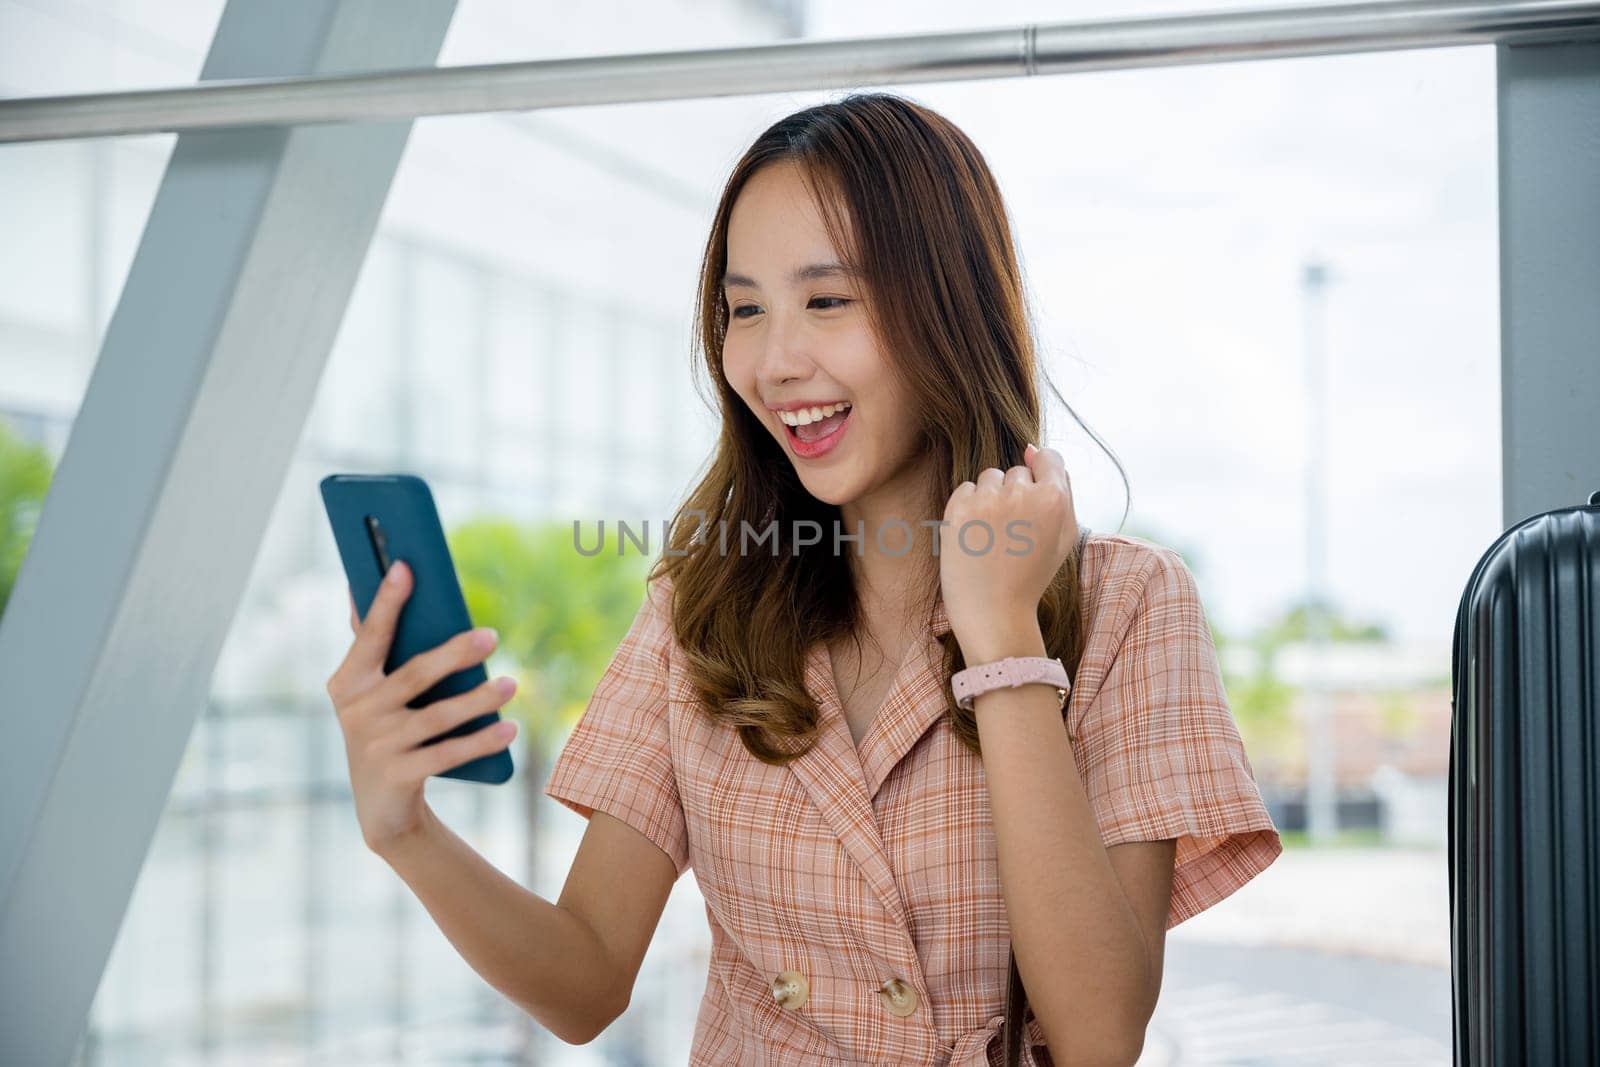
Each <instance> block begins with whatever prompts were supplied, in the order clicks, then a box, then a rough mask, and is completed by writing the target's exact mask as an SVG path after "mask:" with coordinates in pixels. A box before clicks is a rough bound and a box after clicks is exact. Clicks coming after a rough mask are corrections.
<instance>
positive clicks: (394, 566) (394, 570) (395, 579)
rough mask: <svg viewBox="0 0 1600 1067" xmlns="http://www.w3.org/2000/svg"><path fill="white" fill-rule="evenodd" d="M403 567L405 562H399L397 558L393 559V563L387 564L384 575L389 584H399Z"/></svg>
mask: <svg viewBox="0 0 1600 1067" xmlns="http://www.w3.org/2000/svg"><path fill="white" fill-rule="evenodd" d="M404 567H405V564H404V563H401V562H400V561H399V560H395V561H394V562H393V563H391V564H389V573H388V574H387V575H385V576H384V577H385V578H387V579H388V581H389V584H390V585H399V584H400V579H401V577H403V575H402V574H401V571H402V569H403V568H404Z"/></svg>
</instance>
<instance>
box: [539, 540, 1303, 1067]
mask: <svg viewBox="0 0 1600 1067" xmlns="http://www.w3.org/2000/svg"><path fill="white" fill-rule="evenodd" d="M1080 580H1081V582H1082V589H1083V592H1084V595H1083V598H1082V600H1081V603H1082V605H1083V606H1082V610H1083V612H1084V613H1085V616H1086V621H1087V619H1089V618H1092V620H1093V629H1092V631H1091V632H1090V634H1089V636H1088V640H1087V644H1086V646H1085V649H1084V653H1083V659H1082V661H1081V663H1080V665H1079V668H1078V673H1077V677H1076V678H1075V679H1074V685H1073V688H1072V691H1071V694H1070V696H1069V698H1068V701H1067V705H1066V708H1065V709H1064V712H1063V714H1064V716H1065V718H1066V721H1067V728H1068V731H1069V733H1070V734H1071V736H1072V737H1073V738H1074V739H1075V740H1074V745H1073V747H1074V752H1075V757H1076V762H1077V766H1078V772H1079V774H1080V775H1081V776H1082V779H1083V782H1084V785H1085V787H1086V789H1085V791H1086V793H1087V794H1088V796H1089V798H1090V801H1091V803H1092V805H1093V808H1094V812H1095V816H1096V819H1097V820H1098V823H1099V827H1100V833H1101V838H1102V840H1103V841H1104V843H1105V844H1106V845H1107V846H1110V845H1114V844H1117V843H1119V842H1123V841H1146V840H1160V839H1164V838H1177V839H1178V845H1177V853H1176V860H1175V863H1176V867H1175V870H1174V873H1173V886H1172V906H1171V910H1170V912H1169V914H1168V918H1167V925H1168V927H1169V928H1170V927H1172V926H1174V925H1176V924H1177V923H1180V922H1182V921H1183V920H1184V919H1187V918H1188V917H1189V916H1191V915H1194V914H1195V913H1196V912H1199V911H1201V910H1202V909H1204V908H1207V907H1209V906H1210V905H1212V904H1215V903H1216V902H1217V901H1219V900H1221V899H1223V898H1224V897H1226V896H1227V895H1228V894H1230V893H1232V892H1233V891H1234V890H1235V889H1237V888H1238V887H1239V886H1241V885H1243V884H1244V883H1245V882H1247V881H1249V880H1250V879H1251V878H1253V877H1254V876H1255V875H1256V874H1258V873H1260V872H1261V871H1262V870H1263V869H1265V868H1266V867H1267V865H1268V864H1270V863H1271V862H1272V861H1273V860H1274V859H1275V858H1276V857H1277V856H1278V855H1279V853H1280V852H1281V851H1282V845H1281V844H1280V842H1279V840H1278V834H1277V831H1276V829H1275V828H1274V826H1273V824H1272V820H1271V819H1270V818H1269V816H1268V814H1267V810H1266V807H1265V805H1264V804H1263V803H1262V800H1261V795H1260V792H1259V791H1258V789H1257V787H1256V783H1255V779H1254V777H1253V771H1252V769H1251V766H1250V762H1249V759H1248V758H1247V757H1246V755H1245V751H1244V746H1243V743H1242V742H1241V740H1240V737H1239V733H1238V729H1237V728H1236V726H1235V724H1234V721H1233V716H1232V713H1231V711H1230V710H1229V706H1228V700H1227V696H1226V694H1225V693H1224V691H1223V686H1222V675H1221V672H1220V669H1219V665H1218V662H1217V656H1216V649H1215V647H1214V645H1213V643H1212V638H1211V631H1210V627H1209V626H1208V625H1207V622H1206V617H1205V614H1204V611H1203V609H1202V607H1201V603H1200V598H1199V595H1198V592H1197V591H1196V587H1195V583H1194V579H1193V577H1192V576H1191V574H1190V572H1189V570H1188V568H1187V566H1186V565H1185V564H1184V562H1183V558H1182V556H1180V555H1179V554H1178V553H1177V552H1175V551H1173V550H1172V549H1169V548H1166V547H1163V546H1160V545H1156V544H1154V543H1152V542H1149V541H1144V540H1141V539H1138V538H1134V537H1128V536H1123V535H1119V534H1102V533H1095V532H1091V533H1090V534H1089V537H1088V539H1087V541H1086V542H1085V547H1084V560H1083V563H1082V566H1081V567H1080ZM669 585H670V582H669V581H668V580H666V579H659V580H657V581H656V582H654V583H652V585H651V587H650V588H649V590H648V591H647V595H646V597H645V599H644V603H643V604H642V606H641V607H640V609H639V613H638V615H637V616H636V617H635V618H634V621H633V624H632V626H631V627H630V628H629V630H628V632H627V635H626V636H625V637H624V639H623V641H622V644H621V646H620V647H619V648H618V650H617V652H616V655H615V656H614V657H613V659H612V660H611V663H610V665H609V666H608V667H607V669H606V671H605V673H604V675H603V676H602V677H601V679H600V682H599V684H598V685H597V686H596V688H595V691H594V694H593V696H592V697H591V698H590V700H589V703H588V706H587V708H586V709H585V711H584V714H583V716H582V717H581V718H580V720H579V721H578V723H577V725H576V726H575V727H574V729H573V731H572V734H571V735H570V737H569V739H568V740H567V742H566V745H565V747H564V748H563V750H562V752H561V754H560V756H559V757H558V758H557V760H556V763H555V765H554V767H553V768H552V771H551V774H550V779H549V783H548V784H547V786H546V787H545V793H546V795H548V796H550V797H552V798H554V799H555V800H558V801H560V802H561V803H562V804H564V805H566V806H567V807H568V808H571V809H572V810H573V811H575V812H577V813H578V814H580V815H582V816H584V817H585V818H587V817H589V815H590V814H591V813H592V812H593V811H594V810H595V809H597V808H598V809H600V810H602V811H605V812H608V813H609V814H611V815H613V816H615V817H616V818H618V819H621V820H622V821H624V822H626V823H628V824H629V825H630V826H633V827H634V828H636V829H637V830H639V831H640V832H641V833H643V834H644V835H645V836H646V837H648V838H649V839H650V840H651V841H653V842H655V843H656V845H658V846H659V847H660V848H661V850H662V851H663V852H665V853H666V854H667V855H668V856H669V857H670V858H671V859H672V862H673V863H674V864H675V865H676V868H677V872H678V874H679V875H681V874H682V873H683V872H684V870H685V869H687V868H691V867H692V868H693V869H694V872H695V880H696V882H697V883H698V885H699V888H700V891H701V893H702V895H703V896H704V898H705V903H706V917H707V919H708V920H709V922H710V925H711V964H710V972H709V974H708V975H707V979H706V986H705V993H704V996H703V997H702V999H701V1002H700V1010H699V1015H698V1018H697V1020H696V1024H695V1032H694V1039H693V1042H692V1044H691V1047H690V1051H689V1064H690V1067H713V1065H714V1067H723V1065H726V1064H742V1065H772V1067H790V1065H793V1067H800V1065H802V1064H803V1065H808V1067H809V1065H815V1064H883V1063H895V1064H937V1065H941V1067H943V1065H947V1064H948V1065H962V1067H984V1065H986V1064H999V1063H1000V1058H1001V1053H1002V1047H1001V1046H1002V1042H1001V1040H1000V1033H1001V1024H1002V1021H1003V1011H1004V1006H1005V988H1006V979H1007V976H1008V969H1007V953H1008V950H1009V947H1010V940H1009V936H1010V935H1009V930H1008V926H1007V921H1006V914H1005V902H1004V900H1003V898H1002V896H1001V888H1000V881H999V872H998V866H997V863H996V856H995V838H994V828H993V824H992V821H991V818H990V811H989V798H988V791H987V786H986V785H985V783H984V771H983V762H982V760H981V759H980V758H979V757H978V756H975V755H973V754H972V753H971V752H970V751H969V750H967V749H966V748H965V747H963V746H962V745H961V744H960V743H959V742H958V741H957V740H956V739H955V737H954V735H953V734H952V733H951V731H950V729H949V728H948V727H947V726H944V725H942V724H941V717H942V716H943V713H944V702H943V694H944V691H945V687H946V685H947V684H948V683H947V680H946V679H944V678H942V677H941V676H940V673H939V671H938V669H937V652H938V644H937V642H936V641H935V637H936V636H938V635H940V634H943V633H945V632H947V631H948V630H949V628H950V626H949V621H948V619H947V618H946V617H945V613H944V608H943V605H942V603H941V604H939V605H938V606H937V607H936V608H935V610H934V613H933V616H932V618H931V619H930V626H929V630H928V634H927V636H926V639H925V640H924V641H922V642H919V643H918V644H916V645H913V646H912V648H911V650H910V651H909V652H908V653H907V655H906V658H905V659H904V661H902V663H901V664H900V667H899V669H898V672H897V674H896V676H895V678H894V681H893V682H892V684H891V686H890V688H889V692H888V696H887V697H886V698H885V700H884V703H883V705H882V706H881V708H880V709H879V711H878V713H877V716H876V718H875V719H874V720H873V721H872V723H871V725H870V726H869V727H868V729H867V731H866V733H865V734H864V735H863V737H862V740H861V745H860V748H859V750H858V749H857V746H856V744H855V742H854V740H853V739H852V738H851V735H850V730H849V726H848V724H847V723H846V722H845V719H844V710H843V707H842V705H841V704H840V701H839V697H838V694H837V693H836V692H835V690H834V684H833V672H832V667H831V663H830V660H829V656H828V651H827V646H826V645H825V644H824V643H822V642H818V643H817V644H816V645H815V646H814V647H813V648H811V649H810V650H809V651H808V653H807V657H806V669H805V679H806V687H807V690H808V691H809V692H810V693H811V694H812V696H813V697H814V698H815V699H816V700H817V702H818V704H819V707H820V709H821V726H820V736H819V737H818V739H817V741H816V744H815V745H814V747H813V748H812V749H811V750H810V751H809V752H808V753H806V754H805V755H804V756H801V757H799V758H798V759H796V760H794V761H793V762H791V763H790V764H789V765H787V766H785V767H774V766H770V765H768V764H765V763H762V762H761V761H759V760H757V759H755V758H754V757H752V756H751V755H750V754H749V753H748V752H746V751H745V749H744V746H743V745H742V744H741V743H740V741H739V738H738V736H737V735H736V734H735V733H734V732H733V731H732V730H728V729H725V728H721V727H719V726H717V725H714V724H713V723H712V722H711V720H710V719H709V718H708V717H707V716H705V715H703V714H701V713H699V712H698V711H697V698H696V696H695V694H694V692H693V690H692V688H691V687H690V685H689V682H688V679H687V676H686V675H685V674H684V671H683V665H682V662H681V659H680V657H679V655H678V654H677V651H676V648H675V641H674V639H673V636H672V625H671V618H670V606H671V600H670V588H669ZM786 972H787V973H786ZM780 976H783V981H784V982H789V983H794V982H795V978H796V976H798V977H799V978H802V979H803V980H804V987H803V988H804V996H801V995H799V993H800V991H801V989H802V987H801V986H799V985H795V984H790V985H788V986H785V985H783V984H782V982H780V983H779V986H778V988H777V989H775V988H774V982H775V981H777V980H779V978H780ZM895 979H898V980H899V981H898V982H895V981H894V980H895ZM780 992H782V993H783V994H784V995H782V996H780V995H779V993H780ZM1023 1062H1024V1063H1025V1064H1031V1065H1034V1067H1048V1065H1049V1064H1050V1063H1051V1060H1050V1054H1049V1050H1048V1048H1047V1047H1046V1046H1045V1041H1044V1034H1043V1031H1042V1029H1041V1028H1040V1027H1039V1024H1038V1021H1037V1019H1035V1018H1034V1016H1033V1014H1032V1011H1031V1008H1030V1011H1029V1013H1028V1016H1027V1041H1026V1042H1025V1045H1024V1050H1023Z"/></svg>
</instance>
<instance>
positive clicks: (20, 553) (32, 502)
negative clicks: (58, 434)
mask: <svg viewBox="0 0 1600 1067" xmlns="http://www.w3.org/2000/svg"><path fill="white" fill-rule="evenodd" d="M54 473H55V470H54V467H52V465H51V463H50V455H49V453H47V452H46V451H45V450H44V449H43V448H41V447H39V446H38V445H30V444H28V443H27V442H25V441H23V440H22V438H20V437H18V436H17V435H16V434H15V433H14V432H13V431H12V430H11V428H10V427H8V426H7V425H6V424H5V423H3V422H0V615H4V614H5V609H6V604H7V603H9V602H10V600H11V590H12V589H13V588H15V587H16V584H17V574H18V572H19V571H21V570H22V559H23V557H24V556H26V555H27V554H28V545H29V544H30V543H31V542H32V541H33V532H34V530H35V529H36V528H37V527H38V524H39V513H40V512H41V511H42V510H43V509H44V498H45V495H46V494H47V493H49V491H50V479H51V478H52V477H53V476H54Z"/></svg>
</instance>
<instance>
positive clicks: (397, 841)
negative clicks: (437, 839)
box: [370, 804, 439, 873]
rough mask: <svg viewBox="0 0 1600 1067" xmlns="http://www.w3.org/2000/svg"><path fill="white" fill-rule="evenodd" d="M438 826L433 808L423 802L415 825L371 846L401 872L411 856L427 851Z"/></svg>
mask: <svg viewBox="0 0 1600 1067" xmlns="http://www.w3.org/2000/svg"><path fill="white" fill-rule="evenodd" d="M438 826H439V822H438V820H437V819H436V818H435V817H434V814H433V809H432V808H430V807H428V806H427V804H423V806H422V814H421V816H420V817H419V818H418V819H417V823H416V825H415V826H413V827H412V828H411V829H409V830H407V831H405V832H404V833H400V834H396V835H395V836H393V837H391V838H389V839H387V840H385V841H383V842H380V843H379V844H377V845H374V846H370V847H371V848H372V851H373V852H374V853H376V854H377V856H378V858H379V859H381V860H383V861H384V862H385V863H387V864H388V865H389V866H390V867H393V868H394V869H395V872H396V873H401V871H400V869H401V867H403V866H405V864H406V862H407V860H408V859H409V858H410V857H412V856H415V855H417V854H419V853H421V852H425V851H427V849H428V846H429V844H430V843H431V841H432V840H433V838H434V831H435V830H436V829H437V828H438Z"/></svg>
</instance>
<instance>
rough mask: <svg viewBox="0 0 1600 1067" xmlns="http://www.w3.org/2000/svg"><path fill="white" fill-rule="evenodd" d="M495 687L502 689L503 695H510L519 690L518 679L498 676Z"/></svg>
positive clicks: (501, 693)
mask: <svg viewBox="0 0 1600 1067" xmlns="http://www.w3.org/2000/svg"><path fill="white" fill-rule="evenodd" d="M494 687H495V688H496V689H498V690H499V691H500V695H501V696H503V697H508V696H510V695H511V694H512V693H514V692H516V691H517V680H516V679H515V678H496V679H495V680H494Z"/></svg>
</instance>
